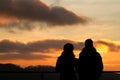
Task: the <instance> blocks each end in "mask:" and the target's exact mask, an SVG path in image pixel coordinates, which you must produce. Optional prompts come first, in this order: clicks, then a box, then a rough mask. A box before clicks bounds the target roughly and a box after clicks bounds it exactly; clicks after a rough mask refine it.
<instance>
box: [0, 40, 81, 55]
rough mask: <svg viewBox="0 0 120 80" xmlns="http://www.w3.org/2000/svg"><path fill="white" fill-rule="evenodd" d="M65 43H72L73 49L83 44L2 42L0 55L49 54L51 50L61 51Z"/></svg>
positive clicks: (51, 41) (48, 41)
mask: <svg viewBox="0 0 120 80" xmlns="http://www.w3.org/2000/svg"><path fill="white" fill-rule="evenodd" d="M66 43H73V44H74V46H75V49H78V50H79V49H81V48H82V46H81V45H83V43H77V42H74V41H71V40H43V41H36V42H28V43H26V44H25V43H21V42H13V41H10V40H2V41H1V42H0V53H12V52H17V53H33V52H40V53H49V52H51V49H52V50H62V49H63V45H64V44H66Z"/></svg>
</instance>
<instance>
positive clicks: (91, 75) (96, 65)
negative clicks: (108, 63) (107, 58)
mask: <svg viewBox="0 0 120 80" xmlns="http://www.w3.org/2000/svg"><path fill="white" fill-rule="evenodd" d="M102 72H103V61H102V57H101V55H100V54H99V53H98V52H97V51H96V49H95V48H94V46H93V41H92V40H91V39H87V40H85V47H84V48H83V49H82V51H81V52H80V54H79V65H78V76H79V80H88V79H89V80H99V79H100V76H101V74H102Z"/></svg>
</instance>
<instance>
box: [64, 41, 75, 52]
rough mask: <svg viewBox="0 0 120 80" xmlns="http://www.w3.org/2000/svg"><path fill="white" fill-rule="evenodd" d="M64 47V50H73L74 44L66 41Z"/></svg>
mask: <svg viewBox="0 0 120 80" xmlns="http://www.w3.org/2000/svg"><path fill="white" fill-rule="evenodd" d="M63 49H64V51H73V49H74V46H73V45H72V44H71V43H66V44H65V45H64V48H63Z"/></svg>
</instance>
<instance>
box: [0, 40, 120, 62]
mask: <svg viewBox="0 0 120 80" xmlns="http://www.w3.org/2000/svg"><path fill="white" fill-rule="evenodd" d="M66 43H72V44H73V45H74V50H78V51H81V50H82V48H83V47H84V42H77V41H73V40H42V41H33V42H28V43H22V42H17V41H16V42H14V41H10V40H2V41H0V60H5V59H7V60H8V59H9V60H12V59H26V60H30V59H45V58H51V57H52V56H47V55H46V54H49V53H53V54H54V53H55V52H56V51H59V50H61V51H62V50H63V45H64V44H66ZM95 44H103V45H106V46H107V47H108V48H109V51H110V52H119V51H120V45H116V44H114V43H110V42H105V41H101V40H99V41H96V42H95ZM33 53H38V54H37V55H36V54H33Z"/></svg>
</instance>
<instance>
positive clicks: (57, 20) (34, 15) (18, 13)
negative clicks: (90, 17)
mask: <svg viewBox="0 0 120 80" xmlns="http://www.w3.org/2000/svg"><path fill="white" fill-rule="evenodd" d="M1 16H5V18H9V19H11V21H7V23H8V22H12V18H13V19H14V20H15V18H16V20H28V21H40V22H45V23H47V24H51V25H72V24H77V23H86V22H87V19H86V18H84V17H82V16H79V15H77V14H75V13H74V12H72V11H70V10H67V9H65V8H63V7H58V6H55V7H51V6H49V5H48V4H46V3H45V2H42V1H40V0H0V17H1ZM0 20H1V19H0ZM0 24H3V22H2V23H0ZM4 24H5V21H4ZM25 27H27V26H25Z"/></svg>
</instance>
